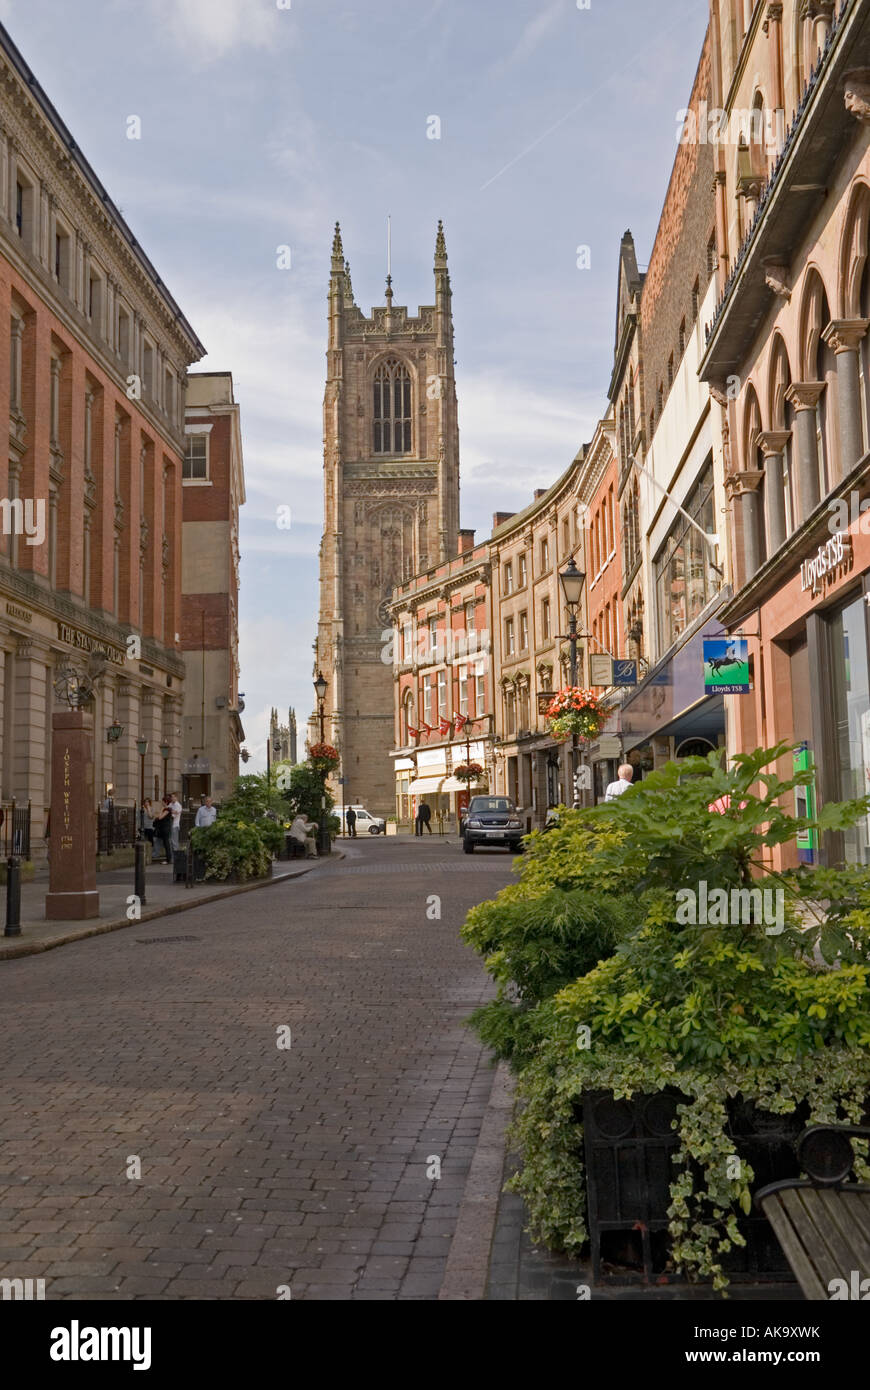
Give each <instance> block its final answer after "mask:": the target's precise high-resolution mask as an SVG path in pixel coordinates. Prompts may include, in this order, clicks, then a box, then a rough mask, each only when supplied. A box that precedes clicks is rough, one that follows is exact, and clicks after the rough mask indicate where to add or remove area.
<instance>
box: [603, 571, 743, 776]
mask: <svg viewBox="0 0 870 1390" xmlns="http://www.w3.org/2000/svg"><path fill="white" fill-rule="evenodd" d="M725 597H726V595H724V594H723V595H717V596H716V597H715V599H714V600H713V601H712V602H711V603H709V604H708V605H707V606H706V607H705V608H704V610H703V611H702V612H701V613H700V614H699V616H698V618H697V619H696V620H695V621H694V622H693V623H692V625H691V627H689V628H688V629H687V631H686V632H685V633H684V634H683V635H682V639H681V641H680V643H679V645H678V646H677V647H676V648H674V649H672V650H671V651H670V652H668V654H667V655H666V656H665V657H664V658H663V659H662V660H661V661H660V662H659V663H658V664H657V665H656V666H654V667H653V668H652V670H651V671H650V672H649V674H648V675H647V676H646V677H645V678H644V680H643V681H642V682H641V684H640V685H639V686H638V687H637V689H636V691H634V693H633V694H631V695H629V696H628V698H627V699H626V701H625V703H624V704H623V706H622V711H621V715H620V723H621V734H622V744H623V748H624V750H625V761H626V762H627V763H631V765H632V766H633V767H634V769H635V773H634V780H635V781H638V780H639V778H640V777H642V776H643V775H644V774H645V773H648V772H651V771H653V770H654V769H655V768H657V767H661V766H663V764H664V763H666V762H668V761H670V760H671V759H673V758H681V757H688V756H690V755H691V754H697V753H709V752H711V751H712V750H714V749H716V748H721V747H723V745H724V744H725V696H724V695H721V694H719V695H717V694H712V695H711V694H708V693H707V692H706V691H705V688H704V641H705V639H707V638H710V637H719V636H721V635H722V634H723V632H724V628H723V626H722V619H721V609H722V604H723V601H724V600H725ZM729 698H732V699H740V698H743V697H741V696H732V697H729Z"/></svg>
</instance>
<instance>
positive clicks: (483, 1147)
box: [438, 1062, 514, 1301]
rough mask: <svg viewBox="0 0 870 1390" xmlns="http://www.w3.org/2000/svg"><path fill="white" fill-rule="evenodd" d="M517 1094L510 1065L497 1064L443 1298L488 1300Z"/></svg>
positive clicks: (455, 1236)
mask: <svg viewBox="0 0 870 1390" xmlns="http://www.w3.org/2000/svg"><path fill="white" fill-rule="evenodd" d="M513 1093H514V1083H513V1077H512V1075H511V1071H510V1068H509V1066H508V1064H507V1063H506V1062H499V1064H498V1066H497V1067H496V1070H495V1076H494V1077H493V1081H492V1090H491V1092H490V1096H489V1102H488V1104H487V1107H486V1112H485V1114H484V1117H483V1123H482V1124H481V1127H480V1134H479V1136H478V1140H477V1147H476V1148H475V1151H474V1157H473V1159H472V1160H471V1167H470V1169H469V1172H468V1178H467V1181H466V1184H465V1192H464V1194H463V1198H462V1206H461V1207H460V1209H459V1216H458V1218H457V1221H456V1229H455V1231H454V1233H453V1240H452V1241H451V1243H450V1253H449V1255H448V1256H447V1268H446V1270H445V1272H444V1280H443V1283H442V1285H441V1291H440V1293H439V1294H438V1298H439V1299H466V1300H477V1301H480V1300H484V1299H485V1298H486V1287H487V1280H488V1277H489V1260H490V1252H491V1249H492V1240H493V1235H494V1233H495V1224H496V1218H497V1216H498V1204H499V1198H500V1196H501V1190H502V1184H503V1181H504V1166H505V1135H506V1133H507V1127H508V1124H509V1123H510V1118H511V1111H512V1109H513V1098H514V1097H513Z"/></svg>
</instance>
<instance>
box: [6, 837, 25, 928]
mask: <svg viewBox="0 0 870 1390" xmlns="http://www.w3.org/2000/svg"><path fill="white" fill-rule="evenodd" d="M3 935H4V936H20V935H21V860H20V859H19V858H18V857H17V856H16V855H12V856H11V857H10V858H9V859H7V861H6V929H5V931H4V932H3Z"/></svg>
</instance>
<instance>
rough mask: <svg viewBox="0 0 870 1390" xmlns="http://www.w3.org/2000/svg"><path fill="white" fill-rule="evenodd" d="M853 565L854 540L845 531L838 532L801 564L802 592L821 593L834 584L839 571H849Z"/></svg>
mask: <svg viewBox="0 0 870 1390" xmlns="http://www.w3.org/2000/svg"><path fill="white" fill-rule="evenodd" d="M851 563H852V538H851V536H850V535H848V533H847V532H845V531H837V532H836V533H835V534H834V535H833V536H832V537H831V539H830V540H829V541H825V544H824V545H820V546H819V548H818V550H817V551H816V553H815V555H811V556H810V558H809V559H808V560H804V561H803V563H802V564H801V590H802V591H804V590H806V589H810V590H811V591H812V592H813V593H814V594H818V593H821V591H822V589H823V588H824V586H825V585H826V584H830V583H832V581H833V578H834V575H835V574H836V572H837V570H839V569H848V568H849V566H850V565H851Z"/></svg>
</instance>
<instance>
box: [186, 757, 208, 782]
mask: <svg viewBox="0 0 870 1390" xmlns="http://www.w3.org/2000/svg"><path fill="white" fill-rule="evenodd" d="M182 771H183V772H184V775H185V777H196V776H197V774H203V775H204V774H205V773H207V772H211V761H210V759H208V758H185V760H184V764H183V766H182Z"/></svg>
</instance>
